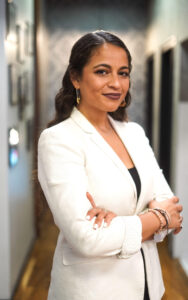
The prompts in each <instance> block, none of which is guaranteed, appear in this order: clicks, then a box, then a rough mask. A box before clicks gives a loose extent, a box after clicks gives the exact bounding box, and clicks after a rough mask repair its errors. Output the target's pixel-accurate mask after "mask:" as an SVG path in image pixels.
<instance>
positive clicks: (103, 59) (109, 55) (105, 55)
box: [88, 43, 129, 66]
mask: <svg viewBox="0 0 188 300" xmlns="http://www.w3.org/2000/svg"><path fill="white" fill-rule="evenodd" d="M100 63H108V64H109V65H112V64H115V65H119V66H128V64H129V63H128V57H127V53H126V51H125V50H124V49H123V48H121V47H118V46H115V45H112V44H109V43H105V44H103V45H101V46H100V47H98V48H97V49H96V50H94V52H93V54H92V56H91V58H90V60H89V62H88V65H95V64H100Z"/></svg>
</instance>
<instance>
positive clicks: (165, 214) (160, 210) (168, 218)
mask: <svg viewBox="0 0 188 300" xmlns="http://www.w3.org/2000/svg"><path fill="white" fill-rule="evenodd" d="M154 210H156V211H159V212H160V213H161V214H162V215H163V217H164V218H165V220H166V229H167V234H168V229H169V224H170V221H171V219H170V216H169V214H168V212H167V211H166V210H164V209H161V208H158V207H156V208H154Z"/></svg>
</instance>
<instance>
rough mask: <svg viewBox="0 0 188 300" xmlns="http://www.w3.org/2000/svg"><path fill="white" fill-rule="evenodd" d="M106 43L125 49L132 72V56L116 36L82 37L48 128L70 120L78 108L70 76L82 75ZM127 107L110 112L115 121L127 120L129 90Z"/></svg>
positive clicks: (70, 63) (128, 98) (126, 98)
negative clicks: (97, 49)
mask: <svg viewBox="0 0 188 300" xmlns="http://www.w3.org/2000/svg"><path fill="white" fill-rule="evenodd" d="M104 43H109V44H112V45H115V46H118V47H120V48H123V49H124V50H125V52H126V54H127V57H128V64H129V70H130V71H131V68H132V65H131V55H130V52H129V50H128V49H127V47H126V46H125V44H124V43H123V41H122V40H120V39H119V38H118V37H117V36H115V35H114V34H111V33H109V32H106V31H102V30H101V31H95V32H91V33H87V34H86V35H84V36H82V37H81V38H80V39H79V40H78V41H77V42H76V43H75V44H74V46H73V48H72V51H71V55H70V59H69V65H68V67H67V70H66V72H65V74H64V77H63V80H62V87H61V89H60V90H59V92H58V94H57V95H56V97H55V110H56V114H55V118H54V119H53V120H52V121H51V122H50V123H49V124H48V127H50V126H53V125H55V124H58V123H60V122H61V121H64V120H66V119H67V118H69V116H70V114H71V112H72V109H73V107H74V106H76V104H77V103H76V90H75V88H74V86H73V84H72V82H71V79H70V74H77V75H78V76H81V75H82V70H83V68H84V66H85V65H86V64H87V63H88V61H89V59H90V58H91V56H92V54H93V52H94V51H95V50H96V48H98V47H100V46H101V45H103V44H104ZM125 102H126V106H125V107H119V108H118V109H117V110H116V111H114V112H109V114H110V115H111V116H112V118H113V119H115V120H118V121H124V120H126V119H127V112H126V108H127V107H128V106H129V104H130V102H131V95H130V92H129V90H128V92H127V95H126V97H125Z"/></svg>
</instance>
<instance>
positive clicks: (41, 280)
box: [13, 211, 188, 300]
mask: <svg viewBox="0 0 188 300" xmlns="http://www.w3.org/2000/svg"><path fill="white" fill-rule="evenodd" d="M40 232H41V234H40V237H39V238H38V239H37V240H36V242H35V244H34V247H33V250H32V252H31V256H30V258H29V260H28V263H27V265H26V267H25V270H24V273H23V277H22V279H21V281H20V284H19V285H18V288H17V290H16V292H15V296H14V298H13V300H46V298H47V292H48V286H49V282H50V269H51V264H52V257H53V252H54V249H55V245H56V239H57V234H58V230H57V228H56V227H55V226H54V223H53V220H52V216H51V214H50V212H49V211H46V213H45V215H44V216H43V220H42V222H41V224H40ZM159 250H160V259H161V263H162V270H163V277H164V282H165V287H166V293H165V296H164V297H163V299H162V300H188V278H187V277H186V276H185V274H184V272H183V270H182V268H181V266H180V264H179V263H178V260H177V259H171V258H170V257H169V255H168V253H167V248H166V245H165V243H163V244H160V245H159Z"/></svg>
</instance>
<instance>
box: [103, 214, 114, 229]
mask: <svg viewBox="0 0 188 300" xmlns="http://www.w3.org/2000/svg"><path fill="white" fill-rule="evenodd" d="M115 217H116V214H115V213H113V212H111V211H110V212H108V213H107V214H106V217H105V223H104V227H108V226H109V225H110V223H111V221H112V220H113V219H114V218H115Z"/></svg>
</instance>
